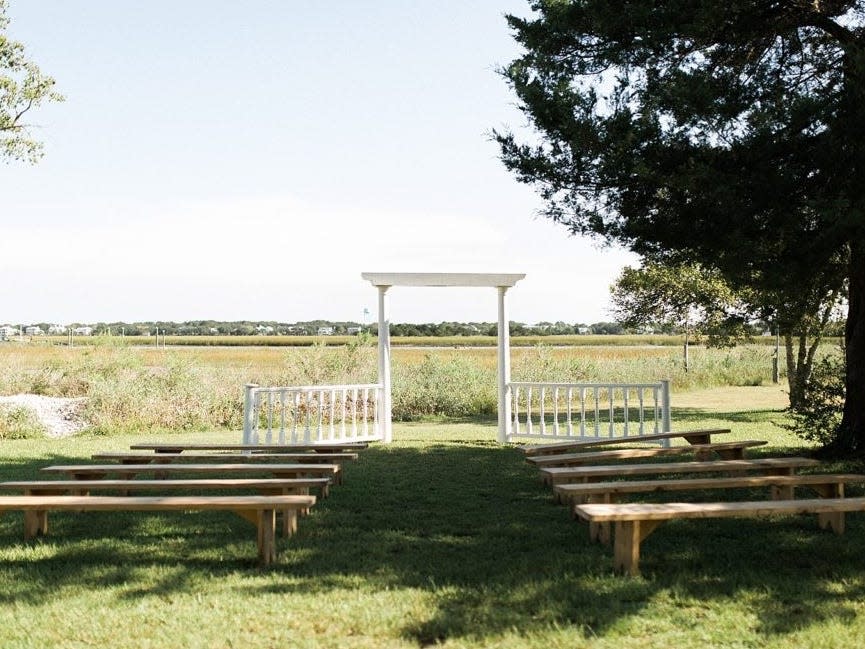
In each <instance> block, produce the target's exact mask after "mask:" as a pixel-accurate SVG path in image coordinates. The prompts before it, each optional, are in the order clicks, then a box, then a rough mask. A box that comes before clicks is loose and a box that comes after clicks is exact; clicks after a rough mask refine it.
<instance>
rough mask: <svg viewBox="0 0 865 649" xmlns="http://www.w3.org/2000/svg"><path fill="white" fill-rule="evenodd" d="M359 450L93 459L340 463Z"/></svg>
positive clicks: (110, 455) (102, 456) (105, 457)
mask: <svg viewBox="0 0 865 649" xmlns="http://www.w3.org/2000/svg"><path fill="white" fill-rule="evenodd" d="M357 457H358V455H357V453H255V454H252V453H206V452H204V453H198V452H187V453H141V452H104V453H94V454H93V455H92V456H91V458H92V459H94V460H107V461H117V462H121V463H123V464H146V463H148V462H153V463H158V464H170V463H173V462H198V463H204V462H220V463H222V464H226V463H236V462H280V463H283V464H285V463H287V462H291V463H296V464H339V465H342V464H344V463H345V462H351V461H354V460H356V459H357ZM334 480H335V482H336V483H337V484H341V483H342V473H341V472H340V473H338V474H337V475H336V476H334Z"/></svg>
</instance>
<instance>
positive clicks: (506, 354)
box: [498, 286, 511, 444]
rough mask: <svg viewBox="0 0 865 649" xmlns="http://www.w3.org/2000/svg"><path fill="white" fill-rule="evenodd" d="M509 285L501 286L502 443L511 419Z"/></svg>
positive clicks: (506, 435)
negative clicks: (507, 298) (506, 295)
mask: <svg viewBox="0 0 865 649" xmlns="http://www.w3.org/2000/svg"><path fill="white" fill-rule="evenodd" d="M507 291H508V287H507V286H499V287H498V292H499V331H498V333H499V341H498V342H499V363H498V375H499V376H498V379H499V434H498V439H499V443H500V444H504V443H505V442H507V441H508V426H509V425H510V421H511V353H510V346H511V338H510V333H511V332H510V326H509V323H508V312H507V307H506V305H505V293H507Z"/></svg>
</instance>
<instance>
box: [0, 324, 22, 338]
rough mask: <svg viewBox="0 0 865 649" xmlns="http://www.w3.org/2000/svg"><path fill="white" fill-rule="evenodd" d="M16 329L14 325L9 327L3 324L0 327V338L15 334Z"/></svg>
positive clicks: (16, 332)
mask: <svg viewBox="0 0 865 649" xmlns="http://www.w3.org/2000/svg"><path fill="white" fill-rule="evenodd" d="M17 335H18V330H17V329H16V328H15V327H10V326H9V325H3V326H2V327H0V338H11V337H12V336H17Z"/></svg>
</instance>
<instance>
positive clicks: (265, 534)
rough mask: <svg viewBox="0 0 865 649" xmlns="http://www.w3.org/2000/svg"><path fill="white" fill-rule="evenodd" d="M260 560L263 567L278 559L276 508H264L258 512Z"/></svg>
mask: <svg viewBox="0 0 865 649" xmlns="http://www.w3.org/2000/svg"><path fill="white" fill-rule="evenodd" d="M258 561H259V563H260V564H261V566H262V567H267V566H269V565H271V564H272V563H273V562H274V561H276V510H275V509H262V510H261V511H260V512H259V514H258Z"/></svg>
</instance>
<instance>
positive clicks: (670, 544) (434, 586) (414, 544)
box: [0, 441, 865, 646]
mask: <svg viewBox="0 0 865 649" xmlns="http://www.w3.org/2000/svg"><path fill="white" fill-rule="evenodd" d="M776 450H777V449H776ZM78 461H80V459H76V458H71V457H62V456H57V457H54V458H51V459H50V461H46V460H44V459H43V460H39V461H38V462H36V461H34V462H23V463H22V462H18V463H16V464H14V465H7V464H4V465H3V466H2V469H0V477H2V479H4V480H10V479H27V478H31V479H32V478H34V477H36V476H37V475H38V467H40V466H44V465H46V464H48V463H74V462H78ZM53 516H54V517H53V518H52V522H53V527H52V533H51V536H49V537H48V538H47V539H46V540H45V541H42V542H38V543H36V544H33V545H29V546H23V545H22V549H21V550H20V551H16V552H14V553H9V554H10V555H11V556H10V558H9V560H6V561H3V563H2V574H3V576H2V579H0V588H2V590H0V601H2V602H12V601H16V600H28V601H37V602H38V601H40V600H46V601H49V600H51V599H52V598H55V597H57V596H58V593H60V596H62V592H63V590H64V589H67V588H82V587H84V588H99V587H104V586H110V585H114V584H118V583H124V584H127V588H126V589H125V590H124V594H123V597H125V598H131V599H135V598H136V597H143V596H145V595H152V594H153V593H154V592H156V593H164V594H170V593H172V592H180V591H182V592H186V591H188V590H189V589H194V588H196V585H197V584H200V583H201V582H202V581H204V580H205V579H206V578H213V577H217V578H218V577H220V576H222V575H226V576H227V575H229V574H236V573H237V572H238V571H244V570H255V569H254V553H255V550H254V548H255V544H254V533H253V532H252V530H251V528H250V527H248V526H247V525H246V524H245V523H244V522H243V521H241V520H240V519H239V518H236V517H232V516H226V515H224V514H222V515H220V514H217V513H200V514H189V515H149V514H140V513H130V514H123V513H88V514H87V515H83V516H76V515H73V514H56V515H53ZM190 516H193V517H194V518H193V519H190V518H189V517H190ZM863 533H865V525H863V523H862V521H861V520H860V517H858V516H856V515H852V516H850V517H849V520H848V532H847V534H846V535H845V536H840V537H838V536H834V535H831V534H827V533H825V532H821V531H820V530H818V529H817V526H816V523H815V521H814V520H813V519H812V518H790V519H783V520H778V521H764V520H722V521H680V522H672V523H668V524H664V525H662V526H661V527H660V528H659V529H658V530H657V531H656V532H655V533H654V534H652V535H651V536H650V537H649V538H648V539H647V540H646V541H645V542H644V544H643V557H642V568H643V573H644V577H643V578H639V579H630V578H625V577H620V576H617V575H614V574H613V572H612V556H611V551H610V550H609V548H605V547H602V546H598V545H593V544H590V543H589V542H588V534H587V531H586V528H585V527H584V526H583V525H582V524H578V523H575V522H573V521H571V520H570V519H569V517H568V515H567V513H566V511H565V509H564V508H563V507H560V506H557V505H554V504H553V503H552V500H551V498H550V494H549V491H548V489H546V488H544V487H543V486H542V485H540V483H539V482H538V480H537V472H536V470H535V469H534V468H533V467H531V466H529V465H527V464H526V463H525V462H524V461H523V458H522V454H521V453H520V452H519V451H518V450H516V449H513V448H507V447H500V446H497V445H495V444H493V443H491V442H489V441H478V442H462V443H459V444H451V443H446V442H445V443H432V442H431V443H428V444H426V445H424V446H423V447H422V448H419V447H400V446H398V445H394V446H392V447H374V448H370V449H367V450H366V451H364V452H363V453H362V454H361V458H360V460H359V461H358V462H356V463H353V464H351V465H349V466H348V467H347V468H346V476H345V484H344V485H342V486H340V487H337V488H334V489H333V490H332V495H331V497H330V498H328V499H326V500H324V501H322V502H320V503H319V504H318V505H317V506H316V507H315V508H314V509H313V512H312V513H311V515H310V516H309V517H308V518H305V519H302V520H301V522H300V531H299V533H298V535H297V536H296V537H295V538H293V539H291V540H290V541H285V540H280V542H279V548H280V553H281V554H280V558H279V561H278V563H277V565H276V566H275V567H274V568H273V569H271V570H269V571H266V572H262V573H259V575H260V576H259V578H257V579H255V580H248V581H243V582H241V583H240V584H238V586H237V587H236V588H237V590H238V596H245V597H248V598H249V599H250V601H251V602H253V601H255V599H254V598H255V597H257V596H259V595H265V594H281V593H300V594H304V595H309V596H311V597H313V596H324V597H326V598H327V597H329V596H330V594H331V592H332V591H342V590H343V589H345V588H347V587H349V588H353V589H359V590H361V591H366V592H368V593H374V592H376V591H382V590H387V589H390V590H394V589H396V590H398V589H413V590H417V591H421V592H423V593H426V594H427V595H428V596H429V597H428V599H429V601H430V602H432V603H431V604H430V605H429V612H428V614H427V615H425V616H418V617H416V618H414V619H410V620H408V621H406V622H405V623H404V626H403V628H402V630H401V632H402V634H403V636H404V638H405V639H406V640H407V641H410V642H413V643H416V644H417V645H419V646H426V645H432V644H435V643H438V642H443V641H445V640H449V639H457V640H458V639H483V638H487V639H488V638H490V637H495V636H497V635H500V634H505V633H511V632H513V631H514V630H518V632H519V633H522V634H531V633H533V632H543V631H544V630H548V629H554V628H569V629H572V630H573V632H574V633H575V634H577V635H579V636H583V637H589V636H593V635H603V634H605V633H606V632H608V631H609V630H610V629H611V627H613V626H616V625H618V624H619V623H620V622H621V621H622V620H626V619H628V618H633V617H635V616H643V615H649V616H652V615H657V613H654V612H653V610H654V609H655V608H656V607H657V606H658V601H659V600H665V601H669V600H670V599H671V598H673V599H691V600H694V601H695V602H703V603H705V604H706V605H707V606H714V605H716V604H717V605H719V606H723V602H725V601H740V600H742V599H743V598H744V599H746V600H747V601H748V605H749V608H750V610H751V611H752V613H753V615H754V616H756V618H757V619H758V620H759V626H758V632H759V633H761V634H764V635H779V634H780V635H784V634H790V633H793V632H795V631H797V630H799V629H802V628H805V627H807V626H809V625H811V624H814V623H817V622H819V621H821V620H825V619H828V618H835V619H840V620H843V619H845V618H846V617H850V616H855V614H856V612H855V610H854V609H853V607H852V604H851V603H853V602H856V601H857V600H861V599H862V598H863V597H865V580H863V578H862V577H863V575H865V553H862V552H861V547H860V544H858V543H856V542H854V540H855V539H859V538H861V537H862V535H863ZM20 534H21V526H20V520H18V519H17V518H16V519H15V520H12V517H4V518H0V543H3V544H10V543H17V542H19V541H18V540H19V539H20ZM10 539H15V540H10ZM43 550H45V551H44V552H43ZM159 564H162V568H161V569H160V570H157V571H154V570H152V568H153V566H154V565H159ZM148 571H149V572H148ZM153 572H156V573H157V575H158V576H154V575H153V574H152V573H153ZM143 574H146V575H147V576H146V578H145V577H141V575H143ZM139 578H140V579H141V584H140V585H138V584H137V581H136V580H137V579H139Z"/></svg>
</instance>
